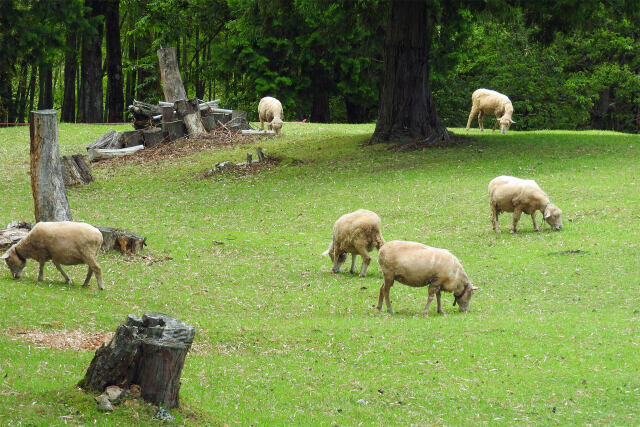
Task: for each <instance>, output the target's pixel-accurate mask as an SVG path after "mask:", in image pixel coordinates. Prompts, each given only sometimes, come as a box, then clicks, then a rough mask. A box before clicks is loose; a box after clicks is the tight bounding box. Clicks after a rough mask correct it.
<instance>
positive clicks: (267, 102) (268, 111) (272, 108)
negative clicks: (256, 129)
mask: <svg viewBox="0 0 640 427" xmlns="http://www.w3.org/2000/svg"><path fill="white" fill-rule="evenodd" d="M258 116H259V117H260V130H264V123H265V122H267V128H268V129H269V130H272V129H273V131H274V132H275V133H276V135H278V134H280V129H282V123H283V122H282V118H283V117H284V115H283V113H282V104H281V103H280V101H278V100H277V99H275V98H272V97H270V96H265V97H264V98H262V99H261V100H260V103H259V104H258Z"/></svg>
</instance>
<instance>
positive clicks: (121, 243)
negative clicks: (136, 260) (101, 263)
mask: <svg viewBox="0 0 640 427" xmlns="http://www.w3.org/2000/svg"><path fill="white" fill-rule="evenodd" d="M97 229H98V230H100V232H101V233H102V251H103V252H107V251H118V252H121V253H123V254H132V253H136V252H140V251H141V250H142V248H143V247H144V246H146V245H147V238H146V237H142V236H140V235H138V234H135V233H132V232H130V231H125V230H120V229H119V228H111V227H97Z"/></svg>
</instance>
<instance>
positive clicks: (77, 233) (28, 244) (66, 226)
mask: <svg viewBox="0 0 640 427" xmlns="http://www.w3.org/2000/svg"><path fill="white" fill-rule="evenodd" d="M100 246H102V233H100V230H98V229H97V228H95V227H93V226H91V225H89V224H85V223H82V222H71V221H60V222H39V223H37V224H36V225H35V226H34V227H33V229H31V231H30V232H29V234H27V236H26V237H24V238H23V239H22V240H20V241H19V242H18V243H16V244H15V245H13V246H11V247H10V248H9V249H8V250H7V252H5V253H4V255H2V256H1V257H0V258H2V259H4V260H5V261H6V262H7V265H8V266H9V269H10V270H11V273H12V274H13V278H14V279H19V278H20V277H21V276H22V270H23V269H24V267H25V265H26V263H27V259H28V258H31V259H35V260H36V261H38V262H39V263H40V271H39V273H38V281H39V282H40V281H42V272H43V269H44V264H45V263H46V262H47V261H49V260H52V261H53V264H54V265H55V266H56V268H57V269H58V271H59V272H60V273H61V274H62V276H63V277H64V279H65V281H66V282H67V284H71V279H70V278H69V276H67V273H65V272H64V270H63V269H62V266H61V265H77V264H86V265H88V266H89V271H88V272H87V278H86V279H85V281H84V284H83V285H82V286H89V280H90V279H91V274H92V273H95V274H96V279H97V281H98V288H99V289H100V290H103V289H104V284H103V282H102V269H101V268H100V266H99V265H98V263H97V262H96V256H97V254H98V250H99V249H100Z"/></svg>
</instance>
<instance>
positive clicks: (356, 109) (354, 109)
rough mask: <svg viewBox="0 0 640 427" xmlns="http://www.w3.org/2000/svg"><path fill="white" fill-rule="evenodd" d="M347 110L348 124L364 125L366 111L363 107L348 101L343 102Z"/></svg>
mask: <svg viewBox="0 0 640 427" xmlns="http://www.w3.org/2000/svg"><path fill="white" fill-rule="evenodd" d="M344 104H345V107H346V110H347V122H349V123H366V122H367V119H368V117H367V112H368V109H367V107H366V106H364V105H360V104H358V103H355V102H352V101H350V100H349V99H345V100H344Z"/></svg>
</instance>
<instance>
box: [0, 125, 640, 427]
mask: <svg viewBox="0 0 640 427" xmlns="http://www.w3.org/2000/svg"><path fill="white" fill-rule="evenodd" d="M107 129H108V128H107V127H100V126H80V125H61V127H60V143H61V151H62V154H72V153H76V152H81V151H83V147H84V146H86V145H87V143H88V142H90V141H91V140H93V139H94V138H95V137H97V136H98V135H101V134H102V133H104V132H105V131H106V130H107ZM123 129H126V127H123ZM284 130H285V134H286V136H285V137H284V138H281V139H278V140H267V141H264V142H262V143H261V145H262V146H263V147H265V151H266V152H267V153H271V154H278V155H280V156H283V157H286V158H287V161H285V162H284V164H282V165H281V166H280V167H278V168H276V169H274V170H272V171H267V172H264V173H261V174H259V175H254V176H250V177H243V178H237V177H217V178H215V179H200V173H201V172H202V171H203V170H205V169H208V168H210V167H211V166H212V165H213V164H214V163H215V162H217V161H222V160H227V159H233V160H240V159H242V158H243V157H244V153H245V152H246V151H247V150H248V147H243V148H240V149H235V150H224V151H221V150H215V151H206V152H202V153H198V154H196V155H193V156H191V157H187V158H181V159H173V160H170V161H166V162H163V163H161V164H146V165H143V166H133V165H126V166H120V167H117V168H99V169H95V170H94V173H95V175H96V178H97V180H96V182H94V183H92V184H91V185H89V186H86V187H83V188H73V189H70V190H69V191H68V197H69V201H70V204H71V208H72V212H73V215H74V219H76V220H81V221H87V222H91V223H94V224H98V225H110V226H117V227H122V228H127V229H131V230H133V231H136V232H138V233H140V234H143V235H145V236H148V242H149V245H150V246H149V249H148V252H150V253H151V254H153V255H156V256H163V255H170V256H171V257H173V260H172V261H169V262H163V263H155V264H152V265H145V264H144V263H130V262H126V261H125V259H124V258H123V257H121V256H119V255H115V254H107V255H103V256H102V257H101V258H100V262H101V265H102V268H103V271H104V276H105V285H106V289H107V290H106V291H105V292H98V290H97V289H96V286H95V283H92V287H91V288H90V289H88V290H87V289H82V288H80V287H79V284H80V283H81V281H82V278H83V277H84V267H73V268H70V275H71V277H72V278H73V279H74V280H75V283H74V284H73V285H71V286H67V285H64V284H63V283H61V280H60V279H61V278H60V277H59V274H58V273H57V272H56V271H55V268H54V267H53V266H52V265H49V266H48V268H47V269H46V272H45V281H44V282H43V283H41V284H39V283H37V282H36V281H35V278H36V277H37V264H35V263H33V262H30V263H29V265H28V266H27V269H26V270H25V275H24V278H23V279H22V280H21V281H14V280H12V279H10V276H9V273H8V270H6V269H4V267H3V272H2V274H0V289H1V292H0V303H1V304H2V307H3V308H2V310H1V311H0V329H4V328H7V327H17V326H23V327H28V328H41V329H42V328H51V327H53V328H82V329H85V330H88V331H100V330H115V328H116V326H117V325H118V324H120V323H121V322H122V321H123V320H124V319H125V317H126V315H127V314H129V313H134V314H138V315H140V314H142V313H143V312H146V311H162V312H166V313H168V314H171V315H174V316H176V317H178V318H180V319H182V320H184V321H186V322H188V323H191V324H193V325H195V326H196V328H197V334H196V343H197V344H198V351H196V352H195V353H194V354H190V355H189V356H188V358H187V363H186V366H185V369H184V371H183V376H182V378H183V381H182V389H181V402H182V404H183V407H184V409H183V410H182V412H179V413H178V416H179V421H182V422H189V421H190V420H192V421H195V422H197V423H200V424H208V423H216V424H218V423H230V424H234V423H241V424H249V423H254V424H262V425H266V424H268V425H285V424H291V423H296V424H323V425H327V424H332V425H333V424H356V423H358V422H364V423H367V424H370V423H374V424H384V425H394V424H411V423H417V424H427V423H428V424H431V423H434V424H441V423H442V424H452V423H466V424H477V423H494V422H497V421H501V422H503V423H514V422H525V423H552V422H560V423H568V422H571V423H576V424H578V423H579V424H583V423H598V424H629V423H633V421H632V420H633V419H636V418H635V416H636V415H637V413H638V412H640V396H639V388H640V377H639V375H638V371H639V367H640V353H639V348H638V347H639V344H640V338H639V336H640V334H639V332H640V331H639V329H640V328H639V326H638V320H639V318H640V314H638V309H640V296H639V294H638V287H639V284H640V283H639V280H640V279H639V278H638V267H637V265H638V262H639V261H640V257H639V255H638V244H639V242H640V192H639V189H640V172H639V171H640V139H639V138H638V136H637V135H625V134H617V133H610V132H560V131H557V132H556V131H546V132H509V134H508V135H506V136H500V135H492V134H490V133H486V134H484V135H481V136H480V134H479V133H477V132H476V133H473V135H476V136H478V138H477V140H476V141H475V142H473V143H472V144H466V145H464V146H460V147H456V148H451V149H432V150H424V151H415V152H405V153H398V152H394V151H389V150H388V149H387V148H388V147H385V146H382V145H378V146H373V147H371V146H363V143H364V142H365V141H366V139H367V137H368V136H369V135H370V133H371V132H372V126H370V125H361V126H348V125H315V124H297V125H294V124H288V125H286V126H285V129H284ZM28 144H29V143H28V129H27V128H17V129H15V128H14V129H0V165H1V168H2V171H3V175H4V176H5V179H3V180H0V198H1V200H2V201H3V202H2V203H1V204H0V224H1V225H4V224H6V223H8V222H10V221H12V220H17V219H27V220H29V219H31V218H32V199H31V196H30V187H29V176H28V174H27V172H28ZM500 174H511V175H516V176H520V177H526V178H534V179H536V180H537V181H538V183H539V184H540V185H541V187H542V188H543V189H544V190H545V191H546V192H547V193H548V194H549V195H550V197H551V200H552V201H553V202H554V203H556V204H557V205H558V206H560V207H561V208H562V209H563V211H564V229H563V231H562V232H559V233H556V232H550V231H549V228H548V227H547V226H546V225H545V227H544V231H543V232H542V233H534V232H533V231H532V226H531V221H530V218H529V217H528V216H526V215H523V218H522V219H521V222H520V230H521V232H520V233H518V234H517V235H510V234H509V233H507V232H506V231H507V230H508V225H509V224H510V220H511V215H509V214H506V215H503V216H502V217H501V225H502V227H503V230H504V231H505V232H503V233H502V234H500V235H497V234H495V233H493V232H492V231H491V225H490V222H489V210H488V206H487V196H486V186H487V183H488V182H489V180H490V179H491V178H493V177H495V176H497V175H500ZM357 208H368V209H372V210H374V211H376V212H377V213H378V214H379V215H380V216H381V218H382V221H383V235H384V236H385V238H386V239H387V240H392V239H406V240H416V241H420V242H423V243H426V244H429V245H432V246H438V247H444V248H447V249H449V250H451V251H452V252H453V253H454V254H456V255H457V256H458V258H459V259H460V260H461V261H462V263H463V265H464V267H465V269H466V271H467V273H468V275H469V276H470V277H471V278H472V280H473V281H474V284H476V285H479V286H481V287H482V290H480V291H477V292H476V294H475V296H474V298H473V299H472V301H471V312H469V313H468V314H467V315H462V314H459V313H458V312H457V310H456V309H455V308H453V307H451V305H450V304H451V301H452V297H451V296H450V295H448V294H447V295H446V296H445V311H446V312H447V314H448V315H447V316H444V317H443V316H438V315H436V314H435V313H432V315H431V316H430V317H429V318H423V317H421V316H420V315H419V313H420V311H421V310H422V308H423V307H424V303H425V302H426V298H427V292H426V289H414V288H409V287H406V286H403V285H399V284H397V286H394V288H393V289H392V291H391V293H392V300H393V302H394V308H395V309H396V310H397V311H398V314H396V315H394V316H390V315H388V314H386V313H382V314H379V313H378V312H377V311H376V310H375V309H374V308H373V307H374V305H375V304H376V303H377V294H378V288H379V286H380V284H381V280H380V272H379V268H378V265H377V263H376V262H372V264H371V267H370V269H369V273H368V275H367V277H366V278H364V279H360V278H358V277H357V276H351V275H349V274H344V273H342V274H339V275H332V274H330V273H329V267H330V265H329V260H328V259H327V258H323V257H320V255H319V254H320V253H321V252H322V251H324V250H325V249H326V247H327V245H328V243H329V239H330V234H331V227H332V225H333V221H334V220H335V219H336V218H337V217H338V216H340V215H341V214H343V213H345V212H348V211H352V210H355V209H357ZM538 215H539V214H538ZM214 240H216V241H223V242H225V244H224V245H214V244H213V241H214ZM577 250H580V251H581V252H572V251H577ZM374 258H375V256H374ZM432 309H433V310H435V308H432ZM91 358H92V354H90V353H80V352H75V351H59V350H47V349H38V348H34V347H33V346H29V345H27V344H24V343H22V342H20V341H12V340H10V339H9V338H8V337H7V336H6V335H2V334H0V423H1V424H6V423H7V422H13V423H15V422H18V421H23V422H34V423H37V424H41V423H47V424H49V423H61V422H62V421H63V419H62V418H60V416H63V415H73V418H68V420H73V421H74V422H78V423H88V422H93V420H94V419H95V420H97V422H98V423H99V424H111V423H114V422H116V423H119V424H123V425H126V424H128V423H130V422H131V420H132V419H133V418H132V417H136V418H137V419H138V421H137V422H150V417H151V414H152V408H149V407H138V408H120V409H118V410H117V411H116V413H114V414H111V415H103V414H100V413H98V412H97V411H95V409H94V404H93V402H92V401H91V399H90V398H89V397H87V396H85V395H84V394H82V393H80V392H78V391H76V390H75V389H74V384H75V383H76V382H77V380H78V379H80V378H81V377H82V375H83V373H84V371H85V370H86V368H87V366H88V364H89V361H90V360H91ZM360 399H364V400H365V401H366V402H367V404H361V403H358V400H360ZM21 404H22V405H24V406H23V407H20V406H19V405H21Z"/></svg>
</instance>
